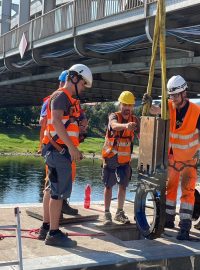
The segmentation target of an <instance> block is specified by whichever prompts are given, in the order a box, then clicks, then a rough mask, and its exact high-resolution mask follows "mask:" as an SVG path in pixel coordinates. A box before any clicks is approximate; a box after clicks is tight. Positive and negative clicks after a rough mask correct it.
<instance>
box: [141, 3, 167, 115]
mask: <svg viewBox="0 0 200 270" xmlns="http://www.w3.org/2000/svg"><path fill="white" fill-rule="evenodd" d="M165 19H166V12H165V0H159V1H158V2H157V13H156V17H155V25H154V35H153V44H152V56H151V64H150V69H149V80H148V86H147V94H148V95H150V96H151V93H152V85H153V79H154V72H155V61H156V56H157V50H158V44H159V45H160V62H161V70H162V73H161V79H162V101H161V118H162V119H164V120H167V119H168V105H167V90H166V42H165ZM158 41H159V43H158ZM149 109H150V107H149V105H148V104H145V105H144V107H143V111H142V115H148V114H149Z"/></svg>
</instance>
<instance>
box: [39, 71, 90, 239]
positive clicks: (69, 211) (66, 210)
mask: <svg viewBox="0 0 200 270" xmlns="http://www.w3.org/2000/svg"><path fill="white" fill-rule="evenodd" d="M67 74H68V71H67V70H64V71H62V72H61V74H60V75H59V78H58V79H59V81H60V83H59V88H61V87H63V86H64V85H65V82H66V79H67ZM49 98H50V96H48V97H45V98H44V99H43V104H42V108H41V113H40V120H39V124H40V126H41V129H40V144H39V150H38V153H41V151H42V141H43V138H44V131H45V128H46V125H47V105H48V101H49ZM79 122H81V125H79V128H80V134H82V135H84V134H86V132H87V126H88V121H87V119H86V117H85V114H84V112H83V111H81V117H80V118H79ZM79 136H80V135H79ZM47 173H48V168H47V166H46V177H45V190H44V198H43V199H47V198H49V199H50V194H49V183H48V175H47ZM75 177H76V163H75V162H74V161H72V181H74V180H75ZM61 212H62V213H63V214H66V215H77V214H78V209H75V208H72V207H71V206H70V205H69V201H68V200H63V206H62V210H61ZM44 214H45V213H44ZM39 237H40V238H43V236H41V235H40V236H39Z"/></svg>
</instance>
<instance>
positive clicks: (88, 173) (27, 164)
mask: <svg viewBox="0 0 200 270" xmlns="http://www.w3.org/2000/svg"><path fill="white" fill-rule="evenodd" d="M136 166H137V160H133V162H132V168H133V176H132V180H131V182H130V186H129V188H128V190H127V196H126V198H127V199H128V200H134V193H132V192H130V189H131V188H132V186H133V182H134V180H136V179H137V170H136ZM198 171H199V170H198ZM44 177H45V171H44V161H43V159H42V158H41V157H32V156H28V157H27V156H26V157H21V156H20V157H5V156H2V157H0V204H13V203H14V204H16V203H17V204H18V203H37V202H42V195H43V193H42V190H43V187H44ZM199 178H200V173H199ZM87 184H90V185H91V187H92V196H91V200H92V201H102V200H103V190H104V186H103V184H102V181H101V161H100V160H98V159H84V160H82V161H81V162H80V163H78V165H77V177H76V181H75V183H74V185H73V191H72V195H71V199H70V201H71V202H79V203H81V202H83V200H84V189H85V186H86V185H87ZM179 195H180V191H179ZM116 196H117V186H115V187H114V189H113V198H116Z"/></svg>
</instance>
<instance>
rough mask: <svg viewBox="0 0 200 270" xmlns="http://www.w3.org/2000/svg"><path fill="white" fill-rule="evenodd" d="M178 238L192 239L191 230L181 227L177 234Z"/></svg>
mask: <svg viewBox="0 0 200 270" xmlns="http://www.w3.org/2000/svg"><path fill="white" fill-rule="evenodd" d="M176 239H178V240H190V236H189V231H186V230H183V229H180V231H179V232H178V234H177V237H176Z"/></svg>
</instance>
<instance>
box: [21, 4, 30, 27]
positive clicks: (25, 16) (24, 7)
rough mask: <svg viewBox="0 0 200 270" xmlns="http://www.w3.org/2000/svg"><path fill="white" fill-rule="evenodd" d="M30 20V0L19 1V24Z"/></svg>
mask: <svg viewBox="0 0 200 270" xmlns="http://www.w3.org/2000/svg"><path fill="white" fill-rule="evenodd" d="M28 21H30V0H20V2H19V26H20V25H22V24H24V23H26V22H28Z"/></svg>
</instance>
